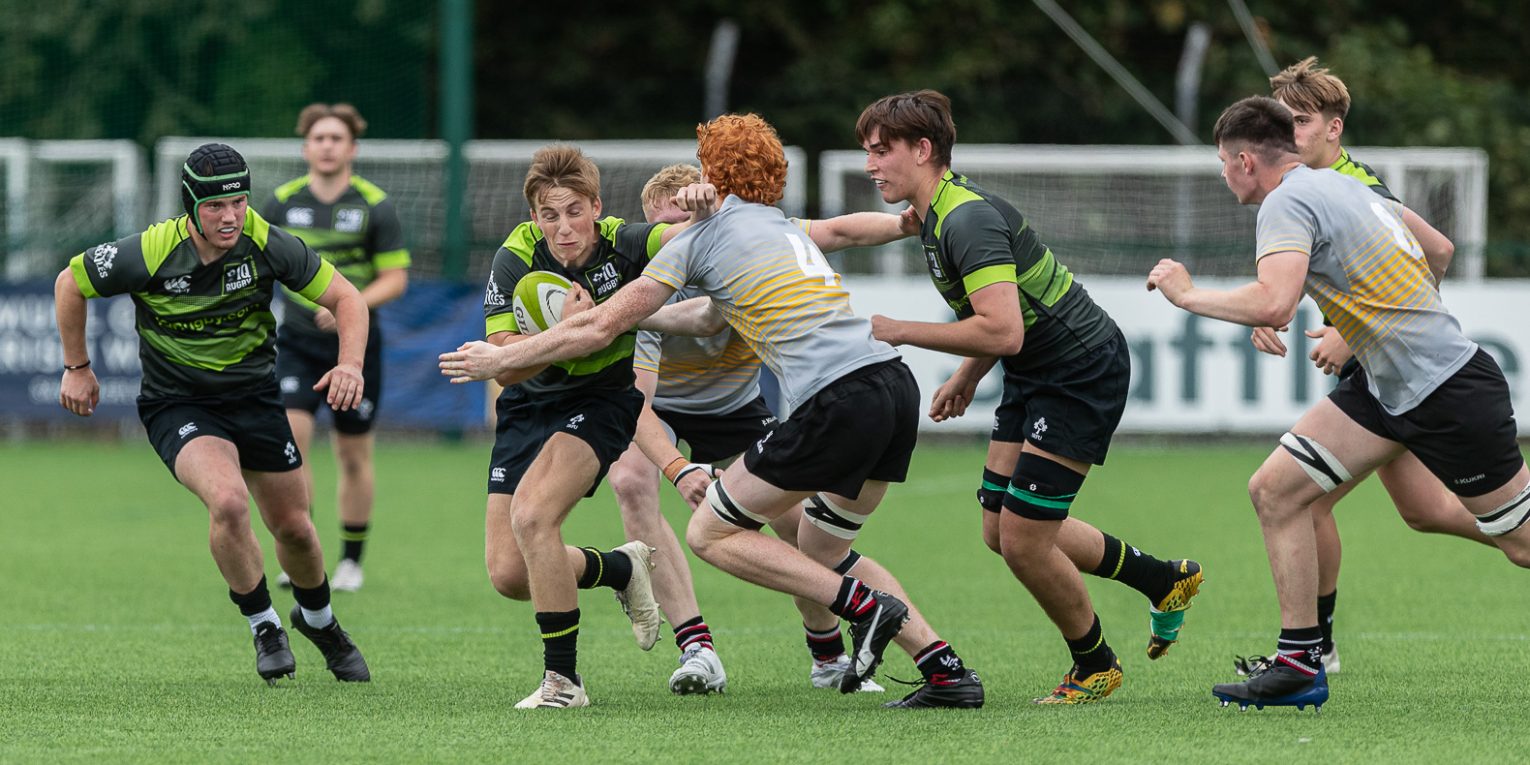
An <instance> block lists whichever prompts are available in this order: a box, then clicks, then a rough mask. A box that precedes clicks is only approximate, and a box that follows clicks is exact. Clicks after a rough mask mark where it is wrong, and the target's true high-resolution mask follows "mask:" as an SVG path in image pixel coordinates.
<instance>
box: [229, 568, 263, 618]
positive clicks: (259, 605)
mask: <svg viewBox="0 0 1530 765" xmlns="http://www.w3.org/2000/svg"><path fill="white" fill-rule="evenodd" d="M228 599H229V600H232V601H234V605H236V606H239V613H241V614H244V615H245V616H254V615H256V614H258V613H261V612H263V611H265V610H266V609H268V608H270V607H271V591H270V590H267V589H266V578H265V577H264V576H262V577H261V578H260V584H257V585H255V589H253V590H250V591H249V592H246V593H244V594H243V595H241V594H239V593H237V592H234V591H233V590H229V591H228Z"/></svg>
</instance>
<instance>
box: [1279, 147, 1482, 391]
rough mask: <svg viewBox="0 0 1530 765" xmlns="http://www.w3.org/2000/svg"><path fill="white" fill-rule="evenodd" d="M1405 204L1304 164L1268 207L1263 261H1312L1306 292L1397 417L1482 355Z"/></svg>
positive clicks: (1286, 179)
mask: <svg viewBox="0 0 1530 765" xmlns="http://www.w3.org/2000/svg"><path fill="white" fill-rule="evenodd" d="M1402 210H1403V206H1402V205H1401V204H1399V203H1397V202H1394V201H1391V200H1388V199H1379V198H1377V196H1376V195H1375V194H1373V193H1371V192H1370V191H1367V190H1366V186H1365V185H1364V184H1362V183H1361V182H1359V181H1357V180H1355V179H1354V178H1351V177H1349V176H1346V175H1343V174H1340V173H1337V172H1334V171H1332V170H1313V169H1311V168H1309V167H1305V166H1299V167H1296V168H1293V169H1292V170H1290V171H1288V172H1287V173H1286V174H1285V176H1284V177H1283V178H1282V180H1281V183H1280V185H1279V186H1278V187H1276V188H1275V190H1274V191H1272V192H1270V194H1269V196H1267V197H1265V200H1264V202H1263V203H1262V204H1260V206H1259V220H1258V226H1257V232H1258V233H1257V242H1258V250H1257V254H1258V257H1259V258H1263V257H1265V256H1266V255H1270V254H1273V253H1277V252H1300V253H1303V254H1305V255H1307V256H1308V258H1309V262H1308V266H1307V280H1306V285H1305V288H1306V292H1307V294H1308V295H1310V296H1311V297H1312V299H1313V300H1314V301H1316V302H1317V304H1318V308H1320V309H1322V311H1323V315H1325V316H1327V317H1328V318H1330V319H1332V320H1333V325H1334V328H1335V329H1337V330H1338V332H1339V334H1340V335H1342V336H1343V337H1344V340H1345V342H1347V343H1349V347H1350V350H1352V351H1354V353H1355V357H1356V358H1357V359H1359V360H1360V364H1361V366H1363V367H1364V368H1365V371H1366V375H1367V384H1368V386H1369V387H1370V391H1371V395H1373V396H1375V397H1376V400H1377V401H1380V402H1381V405H1382V406H1383V407H1384V408H1386V410H1387V411H1388V412H1391V413H1392V414H1402V413H1403V412H1406V411H1408V410H1409V409H1412V408H1413V407H1415V406H1417V405H1418V403H1419V402H1420V401H1422V400H1423V399H1424V397H1425V396H1428V395H1429V394H1430V393H1432V392H1433V391H1434V389H1435V388H1437V387H1439V385H1440V384H1441V383H1443V382H1444V381H1445V380H1446V379H1448V378H1449V377H1450V376H1451V375H1453V374H1455V373H1456V371H1457V370H1459V369H1460V368H1461V367H1462V366H1464V365H1465V364H1466V362H1467V361H1469V360H1470V359H1471V357H1472V354H1474V353H1476V351H1477V344H1476V343H1474V342H1472V341H1471V340H1468V339H1467V338H1466V336H1465V335H1464V334H1462V332H1461V325H1460V323H1458V322H1457V321H1456V318H1455V317H1454V316H1451V315H1450V313H1449V312H1448V311H1446V310H1445V305H1444V304H1443V303H1442V302H1440V293H1439V290H1437V289H1436V288H1435V286H1434V280H1433V279H1432V278H1431V277H1430V275H1429V264H1428V263H1427V262H1426V261H1425V260H1424V252H1423V249H1422V248H1421V247H1420V246H1419V243H1418V240H1417V239H1415V238H1414V237H1413V234H1412V232H1410V231H1408V227H1407V226H1406V225H1404V224H1403V222H1402Z"/></svg>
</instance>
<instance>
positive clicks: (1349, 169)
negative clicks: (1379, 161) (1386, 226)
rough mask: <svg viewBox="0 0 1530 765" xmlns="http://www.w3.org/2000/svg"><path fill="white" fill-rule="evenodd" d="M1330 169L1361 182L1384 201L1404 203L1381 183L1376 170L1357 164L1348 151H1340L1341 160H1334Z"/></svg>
mask: <svg viewBox="0 0 1530 765" xmlns="http://www.w3.org/2000/svg"><path fill="white" fill-rule="evenodd" d="M1328 169H1330V170H1336V171H1338V172H1340V173H1343V174H1344V175H1347V176H1349V177H1351V178H1354V179H1355V180H1357V181H1360V182H1361V183H1363V184H1365V185H1366V186H1369V187H1370V189H1371V191H1374V192H1376V193H1377V194H1379V195H1380V196H1381V198H1382V199H1390V200H1392V201H1393V202H1402V200H1400V199H1398V198H1397V195H1396V194H1393V193H1392V190H1391V189H1389V188H1387V185H1386V184H1385V183H1382V182H1381V177H1380V176H1378V175H1376V171H1375V170H1372V169H1371V168H1370V166H1368V165H1366V164H1364V163H1362V162H1356V161H1355V159H1354V157H1351V156H1349V150H1348V149H1339V158H1338V159H1336V160H1334V161H1333V164H1331V165H1329V166H1328Z"/></svg>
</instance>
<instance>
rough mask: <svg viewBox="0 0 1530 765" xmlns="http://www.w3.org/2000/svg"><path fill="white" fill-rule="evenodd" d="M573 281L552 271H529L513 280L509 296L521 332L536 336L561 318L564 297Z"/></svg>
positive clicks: (516, 323)
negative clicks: (512, 287)
mask: <svg viewBox="0 0 1530 765" xmlns="http://www.w3.org/2000/svg"><path fill="white" fill-rule="evenodd" d="M572 287H573V284H572V283H570V282H569V280H568V279H565V278H563V277H562V276H559V275H558V274H555V273H553V272H551V271H532V272H531V273H529V274H526V275H525V276H523V277H521V280H520V281H518V282H516V283H515V294H514V295H513V296H511V298H510V306H511V309H512V310H513V311H514V312H515V326H516V329H518V330H519V331H520V333H521V334H523V335H535V334H536V333H538V332H541V331H542V330H544V329H547V328H548V327H551V326H553V325H554V324H557V323H558V322H559V321H561V320H562V319H563V299H564V298H565V297H567V296H568V291H569V289H571V288H572Z"/></svg>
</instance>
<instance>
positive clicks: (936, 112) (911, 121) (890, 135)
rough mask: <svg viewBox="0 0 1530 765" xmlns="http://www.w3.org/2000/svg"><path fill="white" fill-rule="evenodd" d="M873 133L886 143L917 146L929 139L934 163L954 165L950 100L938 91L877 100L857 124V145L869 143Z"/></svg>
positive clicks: (953, 137)
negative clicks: (903, 143)
mask: <svg viewBox="0 0 1530 765" xmlns="http://www.w3.org/2000/svg"><path fill="white" fill-rule="evenodd" d="M873 130H876V131H878V136H877V137H878V138H880V139H882V142H883V143H886V142H888V141H891V140H898V141H903V142H905V143H909V144H915V143H919V139H921V138H928V139H930V146H931V148H932V149H933V150H934V153H933V156H934V159H935V161H936V162H937V163H939V164H941V165H943V166H947V167H949V166H950V165H951V147H952V146H954V145H955V144H956V123H955V122H954V121H952V119H951V99H949V98H946V96H945V94H943V93H940V92H939V91H935V90H916V91H913V92H911V93H899V94H897V95H895V96H884V97H882V98H879V99H877V100H876V101H875V102H873V103H872V104H871V105H870V106H868V107H866V108H865V110H864V111H862V112H861V116H860V119H857V120H856V121H855V140H856V143H860V144H864V143H866V139H867V138H869V137H870V136H871V131H873Z"/></svg>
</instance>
